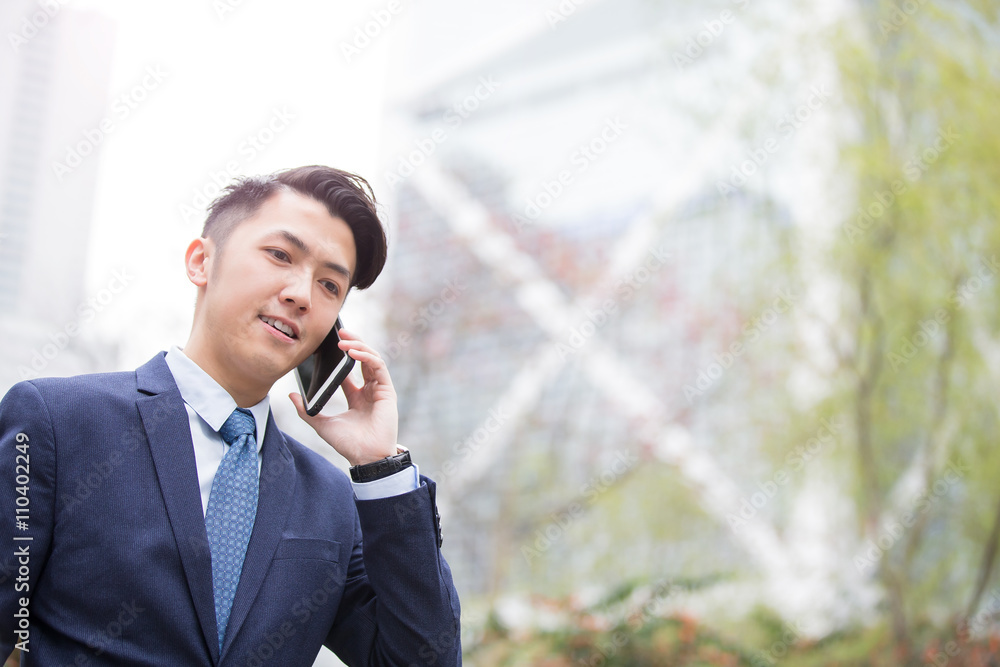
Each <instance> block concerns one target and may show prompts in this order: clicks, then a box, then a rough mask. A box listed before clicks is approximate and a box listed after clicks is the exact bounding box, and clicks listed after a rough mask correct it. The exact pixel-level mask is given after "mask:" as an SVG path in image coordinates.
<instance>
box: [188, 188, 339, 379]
mask: <svg viewBox="0 0 1000 667" xmlns="http://www.w3.org/2000/svg"><path fill="white" fill-rule="evenodd" d="M206 248H207V250H208V252H207V253H206V254H207V259H206V261H205V264H206V275H207V282H206V284H205V286H204V293H203V295H202V298H203V304H202V307H203V317H202V318H201V323H202V326H203V327H205V332H204V333H205V337H206V339H207V340H208V341H211V345H212V346H213V347H214V348H215V350H214V355H213V356H215V357H216V359H217V360H218V362H219V363H220V364H221V365H222V366H223V367H225V368H226V369H228V371H229V372H230V373H232V374H233V375H235V376H237V377H239V376H242V377H243V378H245V379H251V378H252V379H254V380H257V381H261V382H267V383H273V382H274V381H275V380H277V379H278V378H279V377H281V376H282V375H284V374H285V373H287V372H288V371H290V370H291V369H292V368H295V366H297V365H298V364H299V363H301V362H302V361H303V360H304V359H305V358H306V357H308V356H309V355H310V354H312V352H313V351H315V349H316V348H317V347H319V344H320V343H321V342H322V341H323V339H324V338H325V337H326V335H327V334H328V333H329V332H330V329H332V328H333V324H334V322H335V321H336V319H337V314H338V313H339V312H340V307H341V306H342V305H343V303H344V298H345V296H346V295H347V290H348V288H349V286H350V283H351V277H352V276H353V275H354V269H355V262H356V250H355V247H354V235H353V234H352V233H351V229H350V227H348V226H347V223H345V222H344V221H343V220H342V219H340V218H336V217H333V216H331V215H330V213H329V212H328V211H327V209H326V206H324V205H323V204H322V203H320V202H318V201H316V200H315V199H312V198H310V197H306V196H304V195H301V194H299V193H297V192H293V191H288V190H282V191H279V192H278V193H277V194H275V195H273V196H272V197H271V198H270V199H268V200H267V201H266V202H264V204H263V205H262V206H261V207H260V209H259V210H258V211H257V213H256V214H255V215H254V216H253V217H251V218H248V219H246V220H244V221H243V222H241V223H238V224H237V225H236V227H235V228H234V229H233V230H232V233H231V234H230V236H229V238H228V239H227V240H226V241H225V245H224V247H223V248H222V253H221V257H220V255H219V250H218V248H217V246H215V245H214V243H211V242H210V241H209V242H206Z"/></svg>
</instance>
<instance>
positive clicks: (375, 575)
mask: <svg viewBox="0 0 1000 667" xmlns="http://www.w3.org/2000/svg"><path fill="white" fill-rule="evenodd" d="M420 481H421V485H420V487H419V488H417V489H415V490H414V491H411V492H409V493H405V494H402V495H399V496H392V497H389V498H380V499H377V500H358V501H356V505H357V510H358V520H357V522H356V525H355V542H354V551H353V554H352V556H351V561H350V564H349V566H348V571H347V581H346V584H345V590H344V595H343V598H342V599H341V602H340V611H339V612H338V615H337V619H336V621H335V622H334V625H333V629H332V630H331V631H330V634H329V636H328V637H327V641H326V646H327V647H328V648H330V650H332V651H333V652H334V653H336V654H337V655H338V657H340V659H341V660H343V661H344V662H345V663H346V664H347V665H350V666H351V667H388V666H389V665H403V666H406V667H411V666H412V667H416V666H418V665H420V666H422V665H435V666H441V667H451V666H454V665H461V664H462V647H461V641H460V639H461V627H460V616H461V609H460V606H459V601H458V593H457V591H456V590H455V585H454V583H453V581H452V576H451V569H450V568H449V567H448V563H447V562H446V561H445V559H444V557H443V556H442V555H441V548H440V547H441V528H440V519H439V517H438V513H437V506H436V503H435V488H436V487H435V485H434V482H433V481H431V480H430V479H428V478H427V477H423V476H421V478H420ZM362 538H363V540H362Z"/></svg>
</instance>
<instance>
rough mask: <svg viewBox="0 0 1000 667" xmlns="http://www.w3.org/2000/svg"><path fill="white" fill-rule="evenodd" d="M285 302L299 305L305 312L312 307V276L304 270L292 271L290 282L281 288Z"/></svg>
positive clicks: (281, 296)
mask: <svg viewBox="0 0 1000 667" xmlns="http://www.w3.org/2000/svg"><path fill="white" fill-rule="evenodd" d="M280 298H281V300H282V301H283V302H284V303H287V304H290V305H294V306H298V308H299V310H300V311H302V312H303V313H305V312H308V311H309V309H310V308H311V307H312V300H311V299H312V278H311V277H310V276H308V275H306V274H305V273H304V272H301V271H297V272H290V273H289V278H288V282H286V283H285V286H284V287H283V288H282V290H281V295H280Z"/></svg>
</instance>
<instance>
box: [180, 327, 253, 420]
mask: <svg viewBox="0 0 1000 667" xmlns="http://www.w3.org/2000/svg"><path fill="white" fill-rule="evenodd" d="M183 351H184V354H185V355H186V356H187V358H188V359H190V360H191V361H193V362H194V363H196V364H198V367H199V368H201V369H202V370H203V371H205V372H206V373H208V375H209V376H210V377H211V378H212V379H213V380H215V381H216V382H218V383H219V385H220V386H221V387H222V388H223V389H225V390H226V392H227V393H228V394H229V395H230V396H232V397H233V400H234V401H236V405H237V406H238V407H241V408H250V407H252V406H254V405H257V404H258V403H260V402H261V401H262V400H264V397H265V396H267V392H268V391H270V390H271V384H268V383H267V382H261V379H260V377H259V376H258V377H253V376H248V375H247V374H245V373H241V372H239V371H238V370H234V364H232V363H226V359H225V357H224V356H222V354H220V352H219V351H217V350H215V349H214V348H213V347H211V346H209V345H206V344H205V342H204V340H202V338H201V337H200V336H197V335H196V334H195V333H194V332H192V333H191V337H190V338H188V342H187V344H185V345H184V350H183ZM222 353H223V354H224V351H222Z"/></svg>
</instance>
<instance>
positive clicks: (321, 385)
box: [295, 317, 354, 417]
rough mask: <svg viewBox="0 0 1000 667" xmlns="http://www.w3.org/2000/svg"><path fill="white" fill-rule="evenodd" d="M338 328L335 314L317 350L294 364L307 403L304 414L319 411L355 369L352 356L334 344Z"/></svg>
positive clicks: (311, 415) (338, 339) (300, 388)
mask: <svg viewBox="0 0 1000 667" xmlns="http://www.w3.org/2000/svg"><path fill="white" fill-rule="evenodd" d="M340 327H341V323H340V318H339V317H338V318H337V321H336V323H334V325H333V329H331V330H330V333H329V334H327V336H326V338H325V339H324V340H323V342H322V343H320V346H319V347H318V348H317V349H316V351H315V352H313V353H312V354H311V355H309V356H308V357H307V358H306V360H305V361H303V362H302V363H301V364H299V365H298V366H296V367H295V379H296V380H297V381H298V383H299V392H300V393H301V394H302V399H303V400H304V401H305V404H306V414H307V415H309V416H310V417H313V416H315V415H318V414H319V411H320V410H322V409H323V406H324V405H326V403H327V401H329V400H330V397H331V396H333V392H335V391H337V387H339V386H340V384H341V383H342V382H343V381H344V379H345V378H346V377H347V375H348V373H350V372H351V369H352V368H354V359H352V358H351V357H349V356H348V355H347V354H346V353H345V352H344V351H343V350H341V349H340V347H339V346H338V345H337V344H338V343H339V342H340V334H339V333H338V332H339V331H340Z"/></svg>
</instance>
